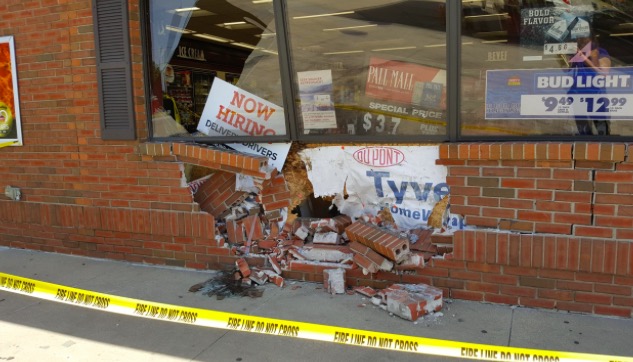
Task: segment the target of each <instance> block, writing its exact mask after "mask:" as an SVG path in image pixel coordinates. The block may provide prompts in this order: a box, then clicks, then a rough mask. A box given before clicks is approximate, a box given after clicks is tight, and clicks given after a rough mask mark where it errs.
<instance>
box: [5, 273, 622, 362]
mask: <svg viewBox="0 0 633 362" xmlns="http://www.w3.org/2000/svg"><path fill="white" fill-rule="evenodd" d="M0 290H5V291H8V292H12V293H17V294H23V295H29V296H32V297H36V298H41V299H46V300H50V301H55V302H60V303H65V304H71V305H76V306H80V307H85V308H90V309H96V310H101V311H106V312H112V313H118V314H125V315H129V316H136V317H143V318H151V319H157V320H163V321H169V322H177V323H185V324H191V325H197V326H203V327H211V328H219V329H227V330H233V331H240V332H252V333H261V334H268V335H275V336H284V337H294V338H301V339H309V340H314V341H322V342H332V343H338V344H347V345H353V346H361V347H370V348H379V349H385V350H390V351H402V352H411V353H419V354H425V355H436V356H445V357H456V358H467V359H477V360H483V361H538V362H554V361H556V362H567V361H604V362H626V361H629V362H633V357H617V356H606V355H598V354H588V353H573V352H557V351H547V350H537V349H529V348H516V347H503V346H493V345H484V344H476V343H465V342H455V341H446V340H440V339H432V338H424V337H414V336H406V335H398V334H391V333H382V332H373V331H366V330H361V329H352V328H344V327H335V326H328V325H322V324H315V323H304V322H295V321H288V320H282V319H274V318H264V317H257V316H250V315H244V314H235V313H227V312H218V311H213V310H207V309H198V308H189V307H182V306H176V305H171V304H164V303H155V302H148V301H144V300H138V299H132V298H126V297H119V296H115V295H110V294H104V293H98V292H93V291H89V290H83V289H77V288H71V287H67V286H62V285H57V284H52V283H47V282H42V281H38V280H33V279H28V278H22V277H18V276H14V275H11V274H4V273H0Z"/></svg>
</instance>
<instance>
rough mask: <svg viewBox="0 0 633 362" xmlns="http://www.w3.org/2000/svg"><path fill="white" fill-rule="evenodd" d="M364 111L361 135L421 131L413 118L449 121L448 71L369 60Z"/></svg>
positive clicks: (372, 58)
mask: <svg viewBox="0 0 633 362" xmlns="http://www.w3.org/2000/svg"><path fill="white" fill-rule="evenodd" d="M363 106H364V108H366V109H368V110H369V112H367V113H366V114H365V115H364V116H363V119H362V124H361V125H360V127H359V128H360V129H359V132H360V133H363V131H364V132H365V133H369V134H381V133H382V134H384V133H387V134H411V133H417V132H419V130H413V129H408V128H407V126H409V128H411V127H413V128H419V127H420V124H418V123H417V122H406V120H413V119H430V120H436V121H443V120H445V119H446V112H445V110H446V71H445V70H444V69H438V68H432V67H427V66H423V65H419V64H414V63H408V62H403V61H399V60H388V59H382V58H378V57H371V58H369V64H368V67H367V77H366V79H365V93H364V104H363Z"/></svg>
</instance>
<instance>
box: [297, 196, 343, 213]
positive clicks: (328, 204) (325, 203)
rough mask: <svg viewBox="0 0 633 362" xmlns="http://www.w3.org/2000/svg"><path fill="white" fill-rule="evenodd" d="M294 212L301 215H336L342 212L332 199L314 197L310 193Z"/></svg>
mask: <svg viewBox="0 0 633 362" xmlns="http://www.w3.org/2000/svg"><path fill="white" fill-rule="evenodd" d="M292 213H293V214H295V215H297V216H299V217H321V218H326V217H334V216H338V215H340V214H341V213H340V212H339V210H338V208H337V207H336V205H334V204H332V200H328V199H325V198H323V197H314V194H310V196H309V197H307V198H306V199H305V200H303V202H302V203H301V204H299V205H298V206H297V207H295V208H294V209H293V210H292Z"/></svg>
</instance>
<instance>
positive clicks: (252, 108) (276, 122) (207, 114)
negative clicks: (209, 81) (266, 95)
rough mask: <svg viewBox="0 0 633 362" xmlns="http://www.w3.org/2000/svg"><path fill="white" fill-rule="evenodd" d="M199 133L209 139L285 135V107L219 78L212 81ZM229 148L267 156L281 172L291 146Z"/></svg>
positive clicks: (258, 145) (257, 144) (263, 144)
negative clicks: (213, 137) (215, 137)
mask: <svg viewBox="0 0 633 362" xmlns="http://www.w3.org/2000/svg"><path fill="white" fill-rule="evenodd" d="M198 131H200V132H202V133H204V134H206V135H208V136H225V137H226V136H229V137H230V136H275V135H280V134H281V135H283V134H285V132H286V123H285V118H284V110H283V108H281V107H279V106H277V105H276V104H273V103H271V102H268V101H266V100H265V99H262V98H260V97H258V96H256V95H254V94H252V93H249V92H247V91H245V90H243V89H240V88H238V87H236V86H234V85H232V84H230V83H228V82H226V81H223V80H222V79H220V78H217V77H216V78H215V79H214V80H213V85H212V86H211V91H210V92H209V97H208V98H207V102H206V103H205V105H204V109H203V111H202V115H201V116H200V121H199V122H198ZM227 146H229V147H231V148H233V149H235V150H237V151H240V152H245V153H249V154H257V155H261V156H266V157H268V159H269V165H272V166H274V167H275V168H277V169H278V170H281V168H282V167H283V164H284V162H285V160H286V157H287V156H288V151H289V150H290V143H275V144H269V143H230V144H227Z"/></svg>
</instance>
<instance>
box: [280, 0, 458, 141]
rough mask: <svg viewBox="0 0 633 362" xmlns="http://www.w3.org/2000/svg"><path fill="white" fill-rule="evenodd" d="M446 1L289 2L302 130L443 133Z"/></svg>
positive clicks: (363, 133) (393, 136) (306, 132)
mask: <svg viewBox="0 0 633 362" xmlns="http://www.w3.org/2000/svg"><path fill="white" fill-rule="evenodd" d="M445 3H446V2H445V1H437V0H426V1H425V0H409V1H391V0H362V1H361V0H354V1H340V0H319V1H313V0H296V1H288V2H287V10H288V14H287V18H288V22H289V29H288V34H289V43H290V53H291V62H292V69H293V75H292V76H293V81H294V85H295V93H296V94H295V96H294V99H295V103H296V104H295V106H296V117H297V121H298V133H299V134H300V135H309V136H311V135H337V134H344V135H360V136H370V137H374V138H376V137H380V139H381V140H388V139H393V140H394V141H395V140H397V139H402V136H417V135H431V136H433V135H437V136H445V135H446V130H447V125H446V122H447V116H446V17H445V14H446V7H445ZM398 136H400V137H398Z"/></svg>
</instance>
